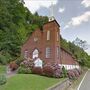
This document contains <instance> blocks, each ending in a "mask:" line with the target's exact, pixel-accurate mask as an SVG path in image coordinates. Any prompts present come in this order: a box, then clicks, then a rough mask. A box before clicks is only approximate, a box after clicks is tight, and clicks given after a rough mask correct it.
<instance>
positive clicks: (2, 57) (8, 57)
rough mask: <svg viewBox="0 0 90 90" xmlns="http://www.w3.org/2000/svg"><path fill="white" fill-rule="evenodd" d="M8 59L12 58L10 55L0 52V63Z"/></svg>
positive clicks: (5, 62)
mask: <svg viewBox="0 0 90 90" xmlns="http://www.w3.org/2000/svg"><path fill="white" fill-rule="evenodd" d="M10 60H12V57H11V55H10V54H9V53H2V54H0V63H1V64H3V65H6V64H7V63H8V62H9V61H10Z"/></svg>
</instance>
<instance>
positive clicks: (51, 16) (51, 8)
mask: <svg viewBox="0 0 90 90" xmlns="http://www.w3.org/2000/svg"><path fill="white" fill-rule="evenodd" d="M53 20H54V8H53V3H51V7H50V17H49V22H50V21H53Z"/></svg>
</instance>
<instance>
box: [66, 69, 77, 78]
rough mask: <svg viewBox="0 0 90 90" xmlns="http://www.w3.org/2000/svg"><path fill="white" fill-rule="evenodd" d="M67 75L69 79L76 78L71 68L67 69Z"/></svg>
mask: <svg viewBox="0 0 90 90" xmlns="http://www.w3.org/2000/svg"><path fill="white" fill-rule="evenodd" d="M68 77H69V79H72V80H74V79H75V78H76V76H75V74H74V72H73V70H68Z"/></svg>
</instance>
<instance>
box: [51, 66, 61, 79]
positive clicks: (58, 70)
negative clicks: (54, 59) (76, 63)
mask: <svg viewBox="0 0 90 90" xmlns="http://www.w3.org/2000/svg"><path fill="white" fill-rule="evenodd" d="M53 67H54V77H56V78H60V77H62V69H61V68H60V66H59V65H58V64H53Z"/></svg>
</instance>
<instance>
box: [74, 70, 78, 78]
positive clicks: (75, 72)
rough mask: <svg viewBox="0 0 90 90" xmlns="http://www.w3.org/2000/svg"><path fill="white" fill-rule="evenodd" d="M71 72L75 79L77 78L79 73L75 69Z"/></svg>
mask: <svg viewBox="0 0 90 90" xmlns="http://www.w3.org/2000/svg"><path fill="white" fill-rule="evenodd" d="M73 72H74V74H75V76H76V77H79V72H78V71H77V70H76V69H74V70H73Z"/></svg>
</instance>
